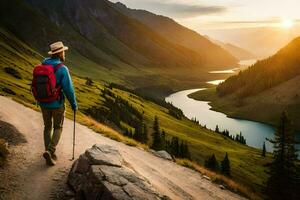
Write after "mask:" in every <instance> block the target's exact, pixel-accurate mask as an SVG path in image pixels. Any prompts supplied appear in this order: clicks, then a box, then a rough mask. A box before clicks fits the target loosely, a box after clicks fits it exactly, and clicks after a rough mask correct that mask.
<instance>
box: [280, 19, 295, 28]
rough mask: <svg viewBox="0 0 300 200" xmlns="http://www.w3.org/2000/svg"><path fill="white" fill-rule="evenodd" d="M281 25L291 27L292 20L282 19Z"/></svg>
mask: <svg viewBox="0 0 300 200" xmlns="http://www.w3.org/2000/svg"><path fill="white" fill-rule="evenodd" d="M281 26H282V27H283V28H286V29H289V28H292V27H293V26H294V21H293V20H290V19H286V20H283V21H282V22H281Z"/></svg>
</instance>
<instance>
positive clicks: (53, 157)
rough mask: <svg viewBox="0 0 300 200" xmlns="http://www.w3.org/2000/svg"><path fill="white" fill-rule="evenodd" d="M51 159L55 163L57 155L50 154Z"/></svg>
mask: <svg viewBox="0 0 300 200" xmlns="http://www.w3.org/2000/svg"><path fill="white" fill-rule="evenodd" d="M51 158H52V159H53V160H55V161H57V155H56V154H55V153H51Z"/></svg>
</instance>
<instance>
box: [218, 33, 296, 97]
mask: <svg viewBox="0 0 300 200" xmlns="http://www.w3.org/2000/svg"><path fill="white" fill-rule="evenodd" d="M299 51H300V37H298V38H296V39H294V40H293V41H292V42H290V43H289V44H288V45H287V46H286V47H284V48H282V49H281V50H280V51H278V52H277V53H276V54H275V55H274V56H272V57H270V58H268V59H265V60H261V61H258V62H257V63H256V64H254V65H253V66H251V67H250V68H248V69H247V70H245V71H242V72H240V73H239V74H238V75H236V76H232V77H230V78H228V79H227V80H226V81H225V82H223V83H222V84H220V85H219V86H218V87H217V91H218V94H219V95H221V96H224V95H227V94H232V93H238V94H239V96H240V97H247V96H251V95H256V94H259V93H260V92H263V91H265V90H267V89H270V88H272V87H275V86H277V85H279V84H281V83H283V82H285V81H288V80H290V79H292V78H295V77H297V76H299V75H300V67H299V66H300V57H299Z"/></svg>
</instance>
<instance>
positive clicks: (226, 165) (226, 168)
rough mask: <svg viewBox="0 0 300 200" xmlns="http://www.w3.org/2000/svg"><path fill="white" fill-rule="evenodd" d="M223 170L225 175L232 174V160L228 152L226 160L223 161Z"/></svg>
mask: <svg viewBox="0 0 300 200" xmlns="http://www.w3.org/2000/svg"><path fill="white" fill-rule="evenodd" d="M221 172H222V174H224V175H227V176H230V161H229V158H228V154H227V152H226V155H225V157H224V160H223V161H222V162H221Z"/></svg>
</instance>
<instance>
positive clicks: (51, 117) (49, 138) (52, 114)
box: [41, 106, 65, 153]
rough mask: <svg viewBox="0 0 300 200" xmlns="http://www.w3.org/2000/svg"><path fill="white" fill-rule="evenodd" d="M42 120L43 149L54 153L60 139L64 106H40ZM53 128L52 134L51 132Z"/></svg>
mask: <svg viewBox="0 0 300 200" xmlns="http://www.w3.org/2000/svg"><path fill="white" fill-rule="evenodd" d="M41 109H42V114H43V120H44V144H45V150H46V151H50V153H54V152H55V150H56V146H57V144H58V142H59V140H60V137H61V133H62V129H63V123H64V118H65V106H62V107H61V108H58V109H48V108H41ZM52 129H53V134H52Z"/></svg>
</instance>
